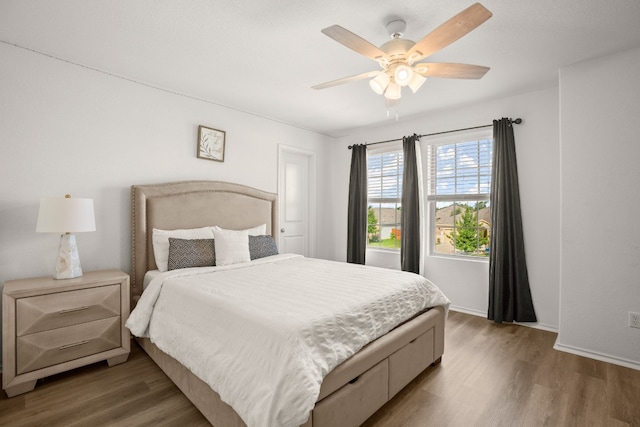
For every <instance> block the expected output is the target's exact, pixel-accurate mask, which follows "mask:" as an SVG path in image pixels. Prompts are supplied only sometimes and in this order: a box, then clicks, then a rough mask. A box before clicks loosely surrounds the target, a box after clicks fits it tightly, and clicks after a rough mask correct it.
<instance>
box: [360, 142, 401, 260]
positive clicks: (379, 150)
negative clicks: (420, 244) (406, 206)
mask: <svg viewBox="0 0 640 427" xmlns="http://www.w3.org/2000/svg"><path fill="white" fill-rule="evenodd" d="M387 153H399V154H401V155H402V165H401V167H400V173H399V174H398V175H397V176H399V177H400V182H402V171H403V170H404V153H403V150H402V142H401V141H400V142H395V141H394V142H390V143H384V144H380V145H378V146H375V147H372V146H369V147H367V212H368V210H369V206H371V205H372V204H375V203H377V204H385V203H393V204H396V205H397V206H400V208H402V191H400V192H399V194H398V197H397V198H389V197H381V198H374V199H370V198H369V183H370V176H369V157H370V156H376V155H382V154H387ZM396 220H397V222H396V223H395V224H394V225H397V226H398V228H400V229H401V220H400V216H399V215H398V216H397V218H396ZM377 225H378V226H380V218H378V224H377ZM367 226H368V222H367ZM367 250H373V251H382V252H392V253H399V252H400V240H399V239H398V247H397V248H385V247H382V246H373V245H370V244H369V237H368V233H367Z"/></svg>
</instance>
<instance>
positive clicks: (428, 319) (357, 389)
mask: <svg viewBox="0 0 640 427" xmlns="http://www.w3.org/2000/svg"><path fill="white" fill-rule="evenodd" d="M277 221H278V208H277V196H276V194H273V193H268V192H264V191H261V190H257V189H255V188H251V187H246V186H243V185H239V184H232V183H227V182H220V181H184V182H175V183H166V184H155V185H134V186H132V187H131V231H132V251H131V256H132V260H131V302H132V305H135V303H136V302H137V301H138V299H139V298H140V295H141V294H142V291H143V289H142V287H143V279H144V275H145V273H146V272H147V271H148V270H153V269H156V264H155V259H154V256H153V245H152V241H151V237H152V229H153V228H160V229H168V230H171V229H178V228H197V227H204V226H209V225H218V226H220V227H222V228H228V229H245V228H251V227H253V226H256V225H258V224H263V223H266V224H267V233H269V234H271V235H272V236H273V237H274V238H275V239H276V241H277V240H278V233H277V230H278V227H277ZM444 319H445V316H444V309H443V308H442V307H435V308H432V309H430V310H428V311H425V312H423V313H421V314H419V315H418V316H416V317H414V318H413V319H412V320H410V321H408V322H406V323H404V324H402V325H400V326H398V327H397V328H395V329H394V330H392V331H391V332H389V333H388V334H386V335H384V336H382V337H380V338H378V339H377V340H375V341H373V342H372V343H370V344H368V345H367V346H365V347H364V348H363V349H362V350H360V351H359V352H358V353H356V354H355V355H353V356H352V357H351V358H350V359H348V360H346V361H345V362H343V363H342V364H341V365H339V366H337V367H336V368H335V369H334V370H333V371H331V372H330V373H329V374H328V375H327V376H326V377H325V379H324V381H323V383H322V387H321V389H320V396H319V398H318V401H317V402H316V405H315V407H314V409H313V410H312V412H311V414H310V415H311V416H310V417H309V420H308V421H307V422H306V423H305V424H304V427H329V426H331V427H341V426H358V425H360V424H362V423H363V422H364V421H365V420H366V419H367V418H369V417H370V416H371V415H372V414H373V413H374V412H376V411H377V410H378V409H379V408H380V407H382V406H383V405H384V404H385V403H386V402H387V401H388V400H390V399H391V398H392V397H393V396H394V395H395V394H397V393H398V392H399V391H400V390H401V389H402V388H404V386H405V385H407V384H408V383H409V382H410V381H411V380H412V379H413V378H415V377H416V376H417V375H418V374H420V373H421V372H422V371H423V370H424V369H426V368H427V367H429V365H435V364H437V363H439V362H440V359H441V357H442V354H443V352H444ZM137 341H138V343H139V344H140V345H141V347H142V348H143V349H144V350H145V351H146V352H147V354H149V356H150V357H151V358H152V359H153V360H154V361H155V363H156V364H157V365H158V366H159V367H160V368H161V369H162V370H163V371H164V372H165V373H166V374H167V376H168V377H169V378H171V380H172V381H173V382H174V383H175V384H176V385H177V386H178V388H180V390H181V391H182V392H183V393H184V394H185V396H187V398H188V399H189V400H190V401H191V402H192V403H193V404H194V405H195V406H196V407H197V408H198V409H199V410H200V412H202V414H203V415H204V416H205V417H206V418H207V420H209V422H211V423H212V424H213V425H214V426H216V427H230V426H232V427H236V426H237V427H242V426H245V423H244V422H243V421H242V419H240V417H239V416H238V415H237V414H236V412H235V411H234V410H233V408H231V407H230V406H229V405H227V404H226V403H224V402H223V401H222V400H221V399H220V396H219V395H218V394H217V393H216V392H215V391H213V390H212V389H211V388H210V387H209V386H208V385H207V384H206V383H205V382H203V381H202V380H200V379H199V378H198V377H196V376H195V375H194V374H192V373H191V372H190V371H189V370H188V369H187V368H185V367H184V366H182V365H181V364H180V363H179V362H177V361H176V360H175V359H173V358H172V357H170V356H168V355H167V354H165V353H163V352H162V351H161V350H159V349H158V348H157V347H156V346H155V345H154V344H153V343H151V341H150V340H149V339H140V338H138V339H137Z"/></svg>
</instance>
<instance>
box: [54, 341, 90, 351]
mask: <svg viewBox="0 0 640 427" xmlns="http://www.w3.org/2000/svg"><path fill="white" fill-rule="evenodd" d="M90 342H91V340H83V341H78V342H74V343H73V344H65V345H63V346H60V347H58V350H66V349H68V348H71V347H77V346H79V345H84V344H88V343H90Z"/></svg>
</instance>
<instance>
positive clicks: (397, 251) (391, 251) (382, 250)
mask: <svg viewBox="0 0 640 427" xmlns="http://www.w3.org/2000/svg"><path fill="white" fill-rule="evenodd" d="M369 251H371V252H378V253H386V254H397V255H400V249H388V248H375V247H374V248H372V247H371V246H367V252H369Z"/></svg>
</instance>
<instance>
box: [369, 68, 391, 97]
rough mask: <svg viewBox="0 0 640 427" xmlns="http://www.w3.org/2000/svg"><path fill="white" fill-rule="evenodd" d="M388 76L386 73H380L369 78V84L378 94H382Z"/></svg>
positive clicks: (387, 81) (387, 82) (388, 78)
mask: <svg viewBox="0 0 640 427" xmlns="http://www.w3.org/2000/svg"><path fill="white" fill-rule="evenodd" d="M389 80H390V77H389V75H388V74H387V73H380V74H378V75H377V76H376V77H375V78H374V79H371V80H369V86H371V89H373V91H374V92H375V93H377V94H378V95H382V94H383V93H384V91H385V89H386V88H387V85H388V84H389Z"/></svg>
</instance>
